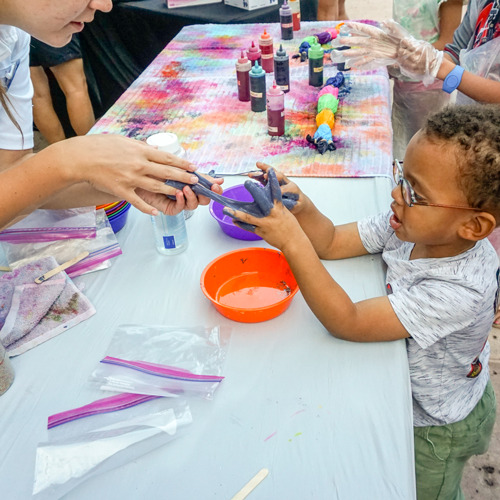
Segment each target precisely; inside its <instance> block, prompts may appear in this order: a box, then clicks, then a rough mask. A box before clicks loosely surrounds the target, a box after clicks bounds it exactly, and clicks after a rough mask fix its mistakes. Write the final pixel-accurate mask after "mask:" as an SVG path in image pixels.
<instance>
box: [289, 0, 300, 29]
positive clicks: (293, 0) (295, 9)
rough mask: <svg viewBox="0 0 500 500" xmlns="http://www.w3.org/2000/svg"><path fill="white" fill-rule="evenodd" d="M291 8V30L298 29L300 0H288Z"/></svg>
mask: <svg viewBox="0 0 500 500" xmlns="http://www.w3.org/2000/svg"><path fill="white" fill-rule="evenodd" d="M288 5H290V9H292V23H293V31H300V0H288Z"/></svg>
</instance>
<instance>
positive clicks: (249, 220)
mask: <svg viewBox="0 0 500 500" xmlns="http://www.w3.org/2000/svg"><path fill="white" fill-rule="evenodd" d="M263 208H268V207H263ZM224 213H225V214H227V215H229V216H230V217H232V218H233V219H234V223H235V224H236V225H237V226H239V227H241V228H242V229H246V230H248V226H253V227H255V230H254V232H255V234H257V235H259V236H260V237H261V238H263V239H264V240H265V241H267V243H269V244H270V245H272V246H274V247H276V248H278V249H279V250H281V251H285V249H286V248H287V247H288V246H290V245H292V244H294V243H296V242H297V241H298V240H300V239H301V238H307V236H306V235H305V233H304V232H303V231H302V228H301V227H300V224H299V223H298V221H297V219H296V218H295V217H294V215H293V214H292V213H291V212H290V210H288V209H287V208H286V207H285V206H284V205H283V203H282V201H281V199H275V200H274V204H273V206H272V207H271V210H270V212H269V215H267V216H266V217H255V216H253V215H250V214H248V213H246V212H242V211H240V210H237V211H235V210H232V209H230V208H224Z"/></svg>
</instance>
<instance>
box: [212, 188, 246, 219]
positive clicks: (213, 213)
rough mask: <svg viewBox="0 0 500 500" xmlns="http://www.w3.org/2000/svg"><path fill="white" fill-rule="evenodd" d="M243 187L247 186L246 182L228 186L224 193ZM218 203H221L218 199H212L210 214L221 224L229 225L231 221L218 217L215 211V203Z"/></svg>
mask: <svg viewBox="0 0 500 500" xmlns="http://www.w3.org/2000/svg"><path fill="white" fill-rule="evenodd" d="M241 187H243V188H244V187H245V184H235V185H234V186H230V187H228V188H227V189H225V190H224V193H223V194H224V195H226V194H228V193H231V191H232V190H234V189H236V188H241ZM215 204H217V205H221V204H220V203H219V202H218V201H215V200H210V203H209V204H208V211H209V212H210V215H211V216H212V217H213V218H214V219H215V220H216V221H217V222H219V223H220V224H226V225H229V222H226V221H225V220H224V219H219V217H217V216H216V215H215V212H214V208H213V207H214V205H215ZM221 206H222V205H221Z"/></svg>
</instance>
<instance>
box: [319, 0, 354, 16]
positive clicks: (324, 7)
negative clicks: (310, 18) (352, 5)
mask: <svg viewBox="0 0 500 500" xmlns="http://www.w3.org/2000/svg"><path fill="white" fill-rule="evenodd" d="M317 18H318V21H342V20H346V19H349V17H348V16H347V12H346V11H345V0H318V17H317Z"/></svg>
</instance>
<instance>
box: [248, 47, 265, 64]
mask: <svg viewBox="0 0 500 500" xmlns="http://www.w3.org/2000/svg"><path fill="white" fill-rule="evenodd" d="M261 55H262V54H261V52H260V49H259V47H256V46H255V42H252V46H251V47H250V48H249V49H248V50H247V57H248V59H249V61H250V63H251V64H252V67H253V66H255V63H259V66H262V57H261Z"/></svg>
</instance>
